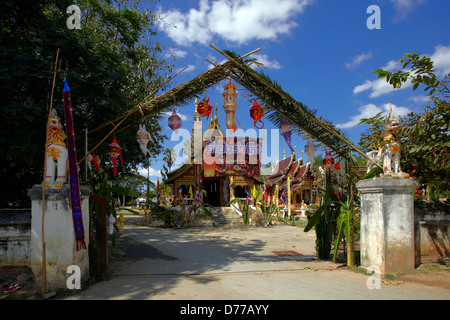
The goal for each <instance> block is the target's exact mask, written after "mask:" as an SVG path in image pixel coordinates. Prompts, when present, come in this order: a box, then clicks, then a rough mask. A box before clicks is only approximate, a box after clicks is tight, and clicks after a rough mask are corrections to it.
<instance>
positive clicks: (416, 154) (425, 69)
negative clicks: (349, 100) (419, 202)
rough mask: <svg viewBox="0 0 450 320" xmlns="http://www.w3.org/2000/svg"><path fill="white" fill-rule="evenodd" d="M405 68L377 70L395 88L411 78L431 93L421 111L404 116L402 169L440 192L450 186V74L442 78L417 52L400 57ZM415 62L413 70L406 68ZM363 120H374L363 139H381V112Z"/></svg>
mask: <svg viewBox="0 0 450 320" xmlns="http://www.w3.org/2000/svg"><path fill="white" fill-rule="evenodd" d="M399 61H400V62H402V63H404V64H403V70H399V71H397V72H388V71H385V70H382V69H378V70H376V71H375V72H374V73H376V74H378V78H380V79H381V78H385V79H386V81H387V82H389V83H390V84H391V85H392V86H393V87H394V88H401V86H402V85H403V84H404V83H406V82H407V81H410V82H411V83H412V84H413V90H416V89H417V88H418V87H419V86H420V85H423V86H425V88H424V91H425V92H426V93H427V94H428V96H429V101H428V105H427V106H426V107H425V109H424V110H423V111H422V112H421V113H410V114H408V115H407V116H406V117H403V118H402V119H401V120H402V122H401V128H400V130H399V134H400V138H401V143H402V169H403V170H404V171H406V172H409V173H411V174H412V175H413V176H414V177H417V178H418V179H419V181H420V182H421V183H424V184H428V185H429V186H430V188H431V191H435V192H433V193H434V194H436V198H438V197H439V195H444V194H447V196H448V193H449V190H450V163H449V159H450V152H449V147H450V139H449V132H450V103H449V98H450V90H449V88H448V81H449V77H450V74H447V75H444V76H443V77H442V79H439V78H438V76H437V75H436V71H435V70H434V62H433V61H432V60H431V59H430V58H429V57H426V56H422V55H420V54H417V53H408V54H405V55H404V57H403V58H402V59H400V60H399ZM408 66H411V69H410V70H407V69H406V68H407V67H408ZM363 122H365V123H368V124H372V126H373V127H372V128H374V129H373V132H372V134H369V135H368V136H366V137H363V138H364V139H365V140H366V141H365V142H363V143H364V144H365V145H366V146H368V142H369V141H370V138H373V141H376V140H377V139H379V135H378V132H379V127H381V124H382V121H381V118H380V115H378V116H376V117H375V118H372V119H366V120H364V121H363Z"/></svg>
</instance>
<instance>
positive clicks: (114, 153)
mask: <svg viewBox="0 0 450 320" xmlns="http://www.w3.org/2000/svg"><path fill="white" fill-rule="evenodd" d="M108 154H109V156H110V157H111V161H112V163H113V167H114V176H116V175H117V157H119V156H120V164H121V165H122V166H123V159H122V148H120V146H119V145H118V144H117V139H116V137H114V140H113V142H112V143H111V144H110V145H109V146H108Z"/></svg>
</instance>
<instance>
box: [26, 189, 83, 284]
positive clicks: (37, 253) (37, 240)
mask: <svg viewBox="0 0 450 320" xmlns="http://www.w3.org/2000/svg"><path fill="white" fill-rule="evenodd" d="M80 193H81V194H80V197H81V210H82V214H83V226H84V233H85V241H86V246H87V247H89V187H88V186H80ZM28 196H29V197H30V198H31V200H32V201H31V216H32V217H31V244H30V247H31V258H30V260H31V270H32V271H33V274H34V276H35V280H36V286H37V288H40V289H42V286H43V278H44V269H43V263H42V259H43V256H42V186H41V185H34V186H33V187H32V188H31V189H30V190H29V191H28ZM44 210H45V216H44V218H45V224H44V239H45V243H46V260H47V261H46V262H47V263H46V277H47V281H46V289H47V291H54V290H57V289H67V285H66V282H67V279H68V278H69V277H70V276H71V275H72V273H67V268H68V267H69V266H71V265H76V266H78V267H79V268H80V276H81V277H80V281H84V280H87V279H88V278H89V253H88V250H87V249H80V250H77V245H76V239H75V232H74V227H73V218H72V208H71V204H70V192H69V185H68V184H65V185H63V187H62V188H61V189H55V188H46V189H45V206H44Z"/></svg>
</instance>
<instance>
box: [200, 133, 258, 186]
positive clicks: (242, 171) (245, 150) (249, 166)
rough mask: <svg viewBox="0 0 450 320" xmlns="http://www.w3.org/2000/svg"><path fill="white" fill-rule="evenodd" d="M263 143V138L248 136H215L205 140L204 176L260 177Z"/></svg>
mask: <svg viewBox="0 0 450 320" xmlns="http://www.w3.org/2000/svg"><path fill="white" fill-rule="evenodd" d="M261 145H262V140H261V139H258V138H248V137H245V138H240V137H226V138H225V137H215V138H212V139H211V140H209V141H205V144H204V150H203V157H204V177H223V176H248V177H255V178H256V177H259V176H260V174H261Z"/></svg>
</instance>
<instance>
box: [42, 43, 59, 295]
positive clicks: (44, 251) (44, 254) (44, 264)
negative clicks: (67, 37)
mask: <svg viewBox="0 0 450 320" xmlns="http://www.w3.org/2000/svg"><path fill="white" fill-rule="evenodd" d="M58 58H59V48H58V49H57V50H56V59H55V69H54V71H53V82H52V93H51V95H50V106H49V111H48V117H47V127H46V128H45V150H44V181H43V182H42V222H41V223H42V225H41V238H42V275H43V283H42V291H43V293H44V294H46V293H47V248H46V243H45V187H46V182H45V180H46V178H47V148H48V146H49V144H48V142H47V129H48V126H49V124H50V116H51V114H52V108H53V94H54V90H55V81H56V69H57V65H58Z"/></svg>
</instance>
